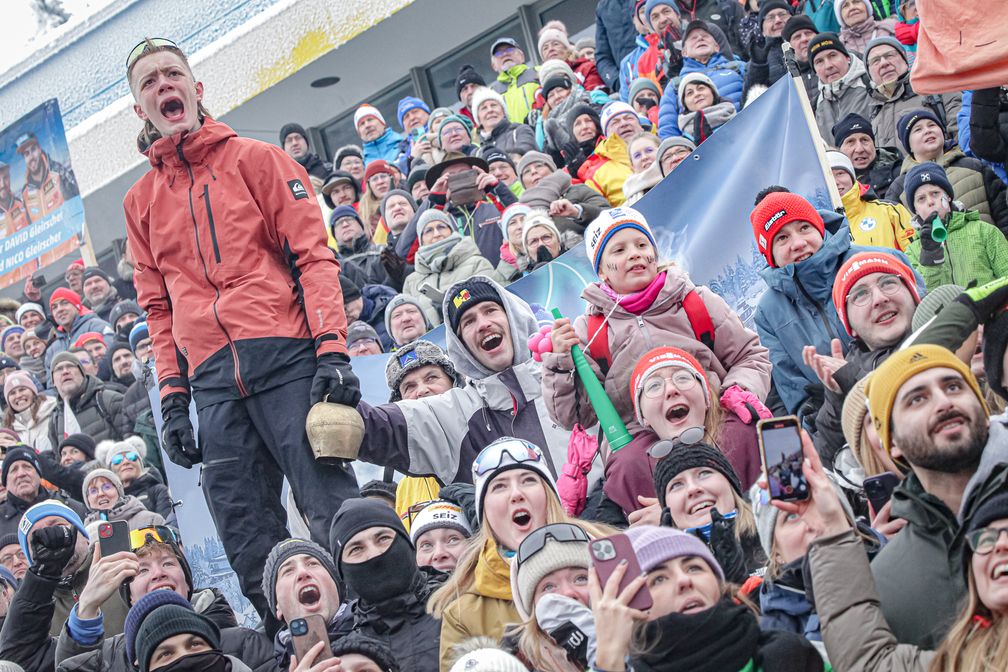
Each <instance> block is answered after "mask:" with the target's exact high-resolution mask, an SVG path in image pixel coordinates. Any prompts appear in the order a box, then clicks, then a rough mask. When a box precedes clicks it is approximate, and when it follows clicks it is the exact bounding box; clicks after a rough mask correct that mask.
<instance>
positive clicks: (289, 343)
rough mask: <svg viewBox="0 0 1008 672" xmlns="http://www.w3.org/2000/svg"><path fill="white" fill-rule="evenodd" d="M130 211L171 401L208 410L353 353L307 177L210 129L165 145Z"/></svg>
mask: <svg viewBox="0 0 1008 672" xmlns="http://www.w3.org/2000/svg"><path fill="white" fill-rule="evenodd" d="M147 157H148V158H149V159H150V163H151V166H152V170H150V171H148V172H147V174H146V175H144V176H143V177H142V178H140V179H139V180H138V181H137V182H136V184H134V185H133V186H132V187H131V188H130V190H129V193H127V194H126V199H125V201H124V203H123V207H124V208H125V211H126V230H127V233H128V236H129V245H130V250H131V251H132V254H133V259H134V260H135V263H136V274H135V276H134V281H135V283H136V287H137V295H138V300H139V302H140V305H142V306H143V307H144V309H145V310H146V311H147V323H148V325H149V328H150V334H151V337H152V338H153V340H154V352H155V361H156V362H157V371H158V379H159V382H160V388H161V395H162V397H164V396H165V395H167V394H170V393H172V392H187V391H188V390H189V389H190V388H191V389H192V390H193V391H194V397H195V400H196V403H197V406H198V407H200V408H203V407H206V406H209V405H211V404H214V403H218V402H220V401H225V400H229V399H238V398H243V397H246V396H249V395H251V394H255V393H256V392H260V391H263V390H267V389H270V388H272V387H276V386H278V385H282V384H284V383H287V382H289V381H292V380H297V379H299V378H305V377H308V376H312V375H314V374H315V370H316V368H317V366H316V356H317V355H322V354H324V353H346V317H345V315H344V313H343V296H342V293H341V292H340V285H339V264H338V263H337V261H336V259H335V257H334V255H333V253H332V251H331V250H329V248H327V247H326V231H325V225H324V223H323V222H322V217H321V214H320V211H319V206H318V202H317V201H316V200H315V196H314V195H313V194H312V189H311V183H310V182H309V181H308V174H307V173H306V172H305V169H304V168H302V167H301V166H300V165H298V164H297V163H296V162H294V160H293V159H291V158H289V157H288V156H287V155H286V154H285V153H284V152H283V151H282V150H281V149H280V148H279V147H275V146H273V145H270V144H267V143H264V142H259V141H257V140H250V139H246V138H239V137H238V136H237V135H236V134H235V132H234V131H233V130H231V128H229V127H228V126H226V125H225V124H222V123H220V122H218V121H214V120H213V119H209V118H207V119H206V120H205V121H204V123H203V126H202V127H201V128H200V129H199V130H198V131H196V132H195V133H190V134H179V135H176V136H173V137H170V138H161V139H159V140H157V141H156V142H155V143H154V144H153V145H151V147H150V149H149V150H148V151H147Z"/></svg>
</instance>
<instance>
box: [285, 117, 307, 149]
mask: <svg viewBox="0 0 1008 672" xmlns="http://www.w3.org/2000/svg"><path fill="white" fill-rule="evenodd" d="M291 133H297V134H298V135H300V136H301V137H302V138H304V141H305V143H306V144H307V142H308V132H307V131H305V129H304V126H302V125H301V124H295V123H293V122H292V123H290V124H284V126H283V128H281V129H280V146H281V147H283V146H284V143H285V142H287V136H288V135H290V134H291Z"/></svg>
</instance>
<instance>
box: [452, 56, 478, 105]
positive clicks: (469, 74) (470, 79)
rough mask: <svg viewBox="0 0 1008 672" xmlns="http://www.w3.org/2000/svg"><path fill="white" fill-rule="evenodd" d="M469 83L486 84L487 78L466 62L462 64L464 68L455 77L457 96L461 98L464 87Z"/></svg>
mask: <svg viewBox="0 0 1008 672" xmlns="http://www.w3.org/2000/svg"><path fill="white" fill-rule="evenodd" d="M469 84H479V85H480V86H486V80H485V79H483V75H481V74H479V73H478V72H476V70H475V69H474V68H473V66H471V65H469V64H468V63H466V64H465V65H463V66H462V69H461V70H459V74H458V77H456V78H455V96H456V97H457V98H460V99H461V97H462V89H464V88H465V87H466V86H467V85H469Z"/></svg>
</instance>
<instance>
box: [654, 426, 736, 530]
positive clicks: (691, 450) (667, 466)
mask: <svg viewBox="0 0 1008 672" xmlns="http://www.w3.org/2000/svg"><path fill="white" fill-rule="evenodd" d="M699 467H708V468H710V469H713V470H714V471H717V472H720V473H721V475H722V476H724V477H725V478H726V479H728V484H729V485H731V487H732V490H734V491H735V493H736V494H737V495H739V496H740V497H741V496H742V483H741V482H739V477H738V475H737V474H736V473H735V469H734V468H732V466H731V462H729V461H728V458H727V457H725V456H724V453H722V452H721V451H720V450H718V449H717V448H716V447H714V446H712V445H710V444H708V443H694V444H693V445H688V446H687V445H679V446H676V447H675V448H674V449H673V450H672V452H671V453H669V454H668V455H666V456H665V457H663V458H662V459H660V460H659V461H658V464H656V465H655V468H654V486H655V492H656V493H657V494H658V502H659V503H660V504H661V505H662V508H664V506H665V504H664V502H665V489H666V488H668V484H669V481H671V480H672V479H673V478H675V477H676V476H678V475H679V474H681V473H682V472H684V471H686V470H687V469H696V468H699ZM722 513H727V511H723V512H722Z"/></svg>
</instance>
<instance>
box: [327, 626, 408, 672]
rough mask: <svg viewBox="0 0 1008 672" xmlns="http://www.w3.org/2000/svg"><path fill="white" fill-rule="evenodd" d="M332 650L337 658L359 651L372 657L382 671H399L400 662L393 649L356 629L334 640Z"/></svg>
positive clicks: (358, 652)
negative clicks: (397, 660)
mask: <svg viewBox="0 0 1008 672" xmlns="http://www.w3.org/2000/svg"><path fill="white" fill-rule="evenodd" d="M332 652H333V655H334V656H336V657H337V658H339V657H341V656H345V655H346V654H348V653H357V654H360V655H362V656H364V657H365V658H370V659H371V661H372V662H374V664H375V665H377V666H378V667H380V668H381V670H382V672H399V663H398V662H396V659H395V656H394V655H393V654H392V649H390V648H389V647H388V646H386V645H385V643H384V642H380V641H378V640H377V639H372V638H371V637H368V636H367V635H362V634H361V633H360V632H358V631H356V630H355V631H353V632H351V633H349V634H348V635H345V636H343V637H340V638H339V639H337V640H336V641H335V642H333V645H332Z"/></svg>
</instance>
